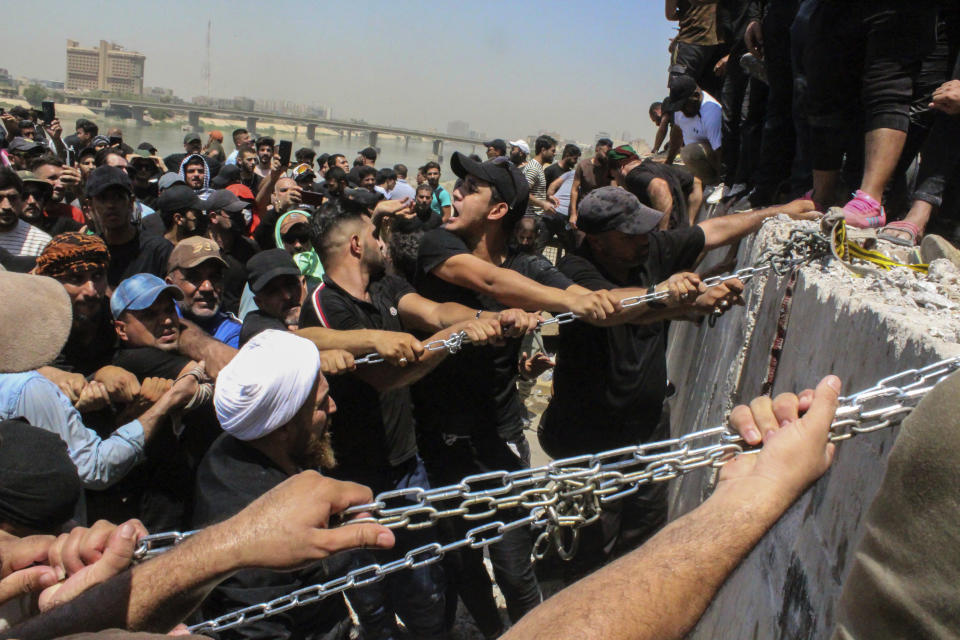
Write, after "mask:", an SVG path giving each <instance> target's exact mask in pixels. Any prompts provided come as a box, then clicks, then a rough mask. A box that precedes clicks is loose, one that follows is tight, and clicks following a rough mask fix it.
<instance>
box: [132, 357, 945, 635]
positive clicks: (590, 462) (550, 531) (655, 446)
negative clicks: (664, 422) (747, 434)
mask: <svg viewBox="0 0 960 640" xmlns="http://www.w3.org/2000/svg"><path fill="white" fill-rule="evenodd" d="M957 370H960V356H957V357H953V358H949V359H946V360H942V361H940V362H937V363H934V364H931V365H929V366H926V367H923V368H921V369H910V370H907V371H902V372H900V373H897V374H895V375H892V376H890V377H887V378H884V379H882V380H880V381H879V382H878V383H877V384H876V385H874V386H872V387H870V388H868V389H864V390H863V391H860V392H858V393H855V394H852V395H849V396H843V397H841V398H840V400H839V406H838V409H837V412H836V416H835V419H834V421H833V423H832V425H831V427H830V440H831V441H832V442H840V441H843V440H847V439H849V438H852V437H854V436H856V435H860V434H864V433H871V432H873V431H878V430H880V429H885V428H888V427H890V426H892V425H894V424H897V423H899V422H900V420H902V419H903V418H904V416H906V415H907V414H908V413H910V411H912V410H913V408H914V407H915V406H916V405H917V404H918V403H919V402H920V400H921V399H922V398H923V397H924V396H925V395H926V394H927V393H928V392H929V391H930V390H931V389H933V388H934V386H936V384H937V383H938V382H940V381H941V380H942V379H944V378H945V377H947V376H948V375H950V374H951V373H953V372H954V371H957ZM760 450H761V449H760V448H759V447H758V448H752V449H751V448H749V447H748V445H747V444H746V443H745V442H744V441H743V439H742V438H741V437H740V436H739V435H738V434H735V433H732V432H730V431H729V430H728V429H727V427H726V426H716V427H711V428H709V429H703V430H701V431H696V432H693V433H688V434H686V435H684V436H681V437H678V438H671V439H668V440H662V441H659V442H650V443H644V444H638V445H633V446H627V447H622V448H619V449H611V450H608V451H602V452H600V453H595V454H587V455H581V456H575V457H571V458H564V459H560V460H554V461H552V462H550V463H549V464H547V465H543V466H540V467H536V468H533V469H521V470H518V471H511V472H507V471H492V472H489V473H482V474H476V475H471V476H466V477H465V478H463V479H462V480H461V481H460V482H459V483H457V484H454V485H449V486H445V487H437V488H433V489H422V488H419V487H410V488H406V489H397V490H395V491H387V492H384V493H381V494H379V495H378V496H377V497H376V499H375V500H374V501H373V502H371V503H369V504H364V505H358V506H355V507H351V508H349V509H347V510H346V511H344V512H343V513H342V514H341V521H345V520H347V519H349V517H350V516H353V515H358V514H362V513H367V514H369V515H368V516H366V517H363V518H354V519H353V520H349V522H350V523H363V522H375V523H377V524H380V525H382V526H384V527H387V528H389V529H399V528H406V529H422V528H426V527H431V526H433V525H434V524H436V522H437V521H438V520H440V519H442V518H450V517H459V518H463V519H464V520H466V521H479V520H487V519H489V518H494V517H496V516H497V515H501V514H503V513H505V512H506V510H508V509H515V510H520V511H522V512H523V513H525V514H526V515H525V516H524V517H521V518H517V519H514V520H510V521H509V522H504V521H503V520H502V519H501V520H494V521H491V522H484V523H483V524H478V526H476V527H473V528H472V529H470V530H469V531H467V533H466V535H465V536H464V538H463V539H461V540H457V541H454V542H450V543H448V544H440V543H439V542H434V543H431V544H427V545H423V546H421V547H417V548H415V549H412V550H410V551H408V552H407V553H406V554H405V555H404V557H403V558H398V559H397V560H394V561H392V562H388V563H385V564H371V565H368V566H365V567H361V568H358V569H354V570H352V571H350V572H349V573H347V574H346V575H344V576H341V577H339V578H335V579H333V580H330V581H327V582H324V583H320V584H315V585H311V586H309V587H304V588H303V589H299V590H297V591H294V592H292V593H290V594H288V595H286V596H283V597H280V598H276V599H274V600H271V601H269V602H263V603H259V604H255V605H251V606H248V607H245V608H243V609H239V610H237V611H232V612H230V613H228V614H225V615H223V616H220V617H219V618H214V619H212V620H207V621H206V622H202V623H199V624H197V625H194V626H192V627H190V631H191V632H194V633H196V632H202V631H211V632H212V631H221V630H224V629H230V628H233V627H237V626H240V625H242V624H247V623H250V622H255V621H257V620H261V619H263V618H266V617H268V616H271V615H274V614H276V613H280V612H282V611H286V610H288V609H291V608H293V607H297V606H300V605H304V604H309V603H311V602H315V601H317V600H320V599H322V598H326V597H328V596H330V595H333V594H336V593H340V592H342V591H345V590H347V589H350V588H352V587H355V586H361V585H365V584H370V583H372V582H376V581H378V580H380V579H382V578H383V577H384V576H386V575H388V574H390V573H394V572H396V571H401V570H403V569H411V568H417V567H422V566H426V565H428V564H433V563H434V562H437V561H439V560H440V559H441V558H442V557H443V555H444V554H446V553H449V552H450V551H455V550H457V549H462V548H464V547H470V548H471V549H481V548H483V547H486V546H489V545H491V544H494V543H496V542H498V541H500V540H501V539H502V538H503V535H504V534H505V533H507V532H508V531H512V530H514V529H519V528H527V527H531V528H535V529H543V532H542V533H541V534H540V535H539V536H538V538H537V540H536V543H535V545H534V551H535V556H536V557H537V558H538V559H539V558H542V557H543V555H544V554H545V553H546V551H547V550H548V548H549V547H550V546H551V545H553V546H555V547H556V548H557V551H558V553H559V554H560V555H561V557H570V556H572V555H573V554H574V553H575V552H576V546H577V531H578V530H579V529H580V528H582V527H585V526H588V525H590V524H592V523H593V522H595V521H596V520H597V518H599V516H600V511H601V508H602V505H604V504H607V503H609V502H612V501H614V500H620V499H622V498H625V497H627V496H629V495H631V494H633V493H636V492H637V491H638V490H639V488H640V487H641V486H642V485H644V484H649V483H653V482H665V481H668V480H672V479H673V478H676V477H678V476H681V475H683V474H685V473H689V472H690V471H692V470H694V469H700V468H704V467H713V468H718V467H721V466H723V465H724V464H726V463H727V462H729V461H730V460H731V459H733V458H734V457H735V456H737V455H738V454H741V453H757V452H759V451H760ZM564 530H566V531H569V532H570V533H571V537H570V543H569V545H566V546H565V545H564V544H563V541H562V532H563V531H564ZM194 533H196V532H185V533H179V532H168V533H160V534H155V535H151V536H147V537H145V538H144V539H143V540H141V541H140V543H139V545H138V547H137V550H136V552H135V554H134V557H135V558H136V559H138V560H141V559H145V558H149V557H151V556H154V555H156V554H159V553H162V552H163V551H166V550H168V549H170V548H171V547H173V546H175V545H176V544H179V543H180V542H182V541H183V540H184V539H186V538H187V537H189V536H191V535H192V534H194Z"/></svg>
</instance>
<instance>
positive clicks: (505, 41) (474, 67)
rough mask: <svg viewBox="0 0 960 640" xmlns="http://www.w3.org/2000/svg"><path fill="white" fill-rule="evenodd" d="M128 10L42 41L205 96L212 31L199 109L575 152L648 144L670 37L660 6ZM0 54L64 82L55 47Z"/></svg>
mask: <svg viewBox="0 0 960 640" xmlns="http://www.w3.org/2000/svg"><path fill="white" fill-rule="evenodd" d="M129 8H130V7H129V5H128V4H120V3H117V2H110V1H108V2H104V3H102V4H101V5H100V6H99V8H98V10H97V12H96V13H95V14H94V13H92V12H90V10H89V8H83V7H79V6H77V5H74V4H70V3H66V2H60V1H59V0H52V1H51V9H52V10H54V11H55V12H56V13H57V15H58V16H60V19H59V20H58V21H57V22H56V23H55V24H51V25H49V28H48V29H47V33H46V34H45V35H46V37H47V38H48V39H49V40H50V41H51V42H64V41H65V40H66V39H71V40H77V41H79V42H82V43H95V42H99V41H100V40H106V41H109V42H114V43H116V44H118V45H121V46H123V47H124V48H126V49H128V50H133V51H137V52H140V53H141V54H143V55H145V56H146V58H147V64H146V72H145V77H144V80H143V84H144V86H148V87H162V88H169V89H172V90H173V91H174V93H175V94H176V95H178V96H180V97H182V98H184V99H186V100H190V99H191V97H192V96H199V95H205V94H206V87H205V84H204V77H203V70H204V66H205V49H206V47H205V44H206V43H205V37H206V26H207V20H212V21H213V28H212V40H211V57H210V74H211V82H210V87H211V88H210V95H211V96H215V97H230V96H248V97H250V98H253V99H256V100H277V101H289V102H291V103H299V104H322V105H326V106H328V107H329V108H330V109H331V110H332V112H333V113H334V114H335V115H336V116H337V117H339V118H356V119H363V120H366V121H368V122H376V123H378V124H383V125H395V126H406V127H411V128H419V129H425V130H428V129H434V130H445V129H446V126H447V123H449V122H455V121H463V122H467V123H469V125H470V129H471V130H475V131H478V132H479V131H482V132H485V133H486V134H487V135H488V136H491V137H494V136H495V137H503V138H510V137H518V136H521V135H529V134H532V133H536V132H539V131H557V132H560V133H561V134H562V135H563V136H564V137H567V138H574V139H578V140H585V141H586V140H590V139H592V138H593V137H594V136H595V133H596V132H597V131H601V130H602V131H616V132H620V131H631V132H634V135H637V136H638V137H641V138H642V137H646V138H652V135H653V127H652V125H651V124H650V122H649V119H648V117H647V106H648V105H649V103H650V102H652V101H653V100H658V99H661V98H663V95H664V94H665V93H666V69H667V65H668V53H667V45H668V42H669V38H670V37H671V35H672V33H673V23H669V22H667V21H666V19H665V18H664V17H663V10H662V5H661V3H660V2H657V1H656V0H649V1H648V2H644V3H643V5H642V6H640V7H626V8H625V7H623V6H621V5H619V4H617V3H614V2H606V1H603V2H598V3H595V4H594V5H592V6H590V7H585V6H582V5H574V4H572V3H566V2H560V3H557V2H553V3H546V2H542V3H541V2H537V3H525V4H523V5H511V4H507V3H505V2H499V1H494V2H489V3H484V4H483V5H481V6H478V7H452V6H446V5H441V4H439V3H432V2H429V3H428V2H424V3H419V2H402V1H401V2H390V3H388V2H380V1H371V2H370V3H367V4H365V5H364V12H363V13H362V15H360V14H357V13H353V14H350V15H340V14H336V15H334V14H332V13H331V12H329V11H326V12H325V9H327V8H328V7H325V6H320V7H319V8H318V7H317V6H316V5H307V4H303V3H297V2H291V1H280V2H276V3H273V4H271V5H270V6H269V7H268V6H264V5H262V4H255V3H248V2H234V3H226V2H210V3H206V4H204V5H201V6H199V7H198V6H197V5H195V4H188V3H186V2H181V1H180V0H175V1H173V2H169V3H166V4H165V5H164V7H163V8H160V7H149V6H145V5H140V6H138V7H137V9H136V12H135V13H133V14H131V13H130V12H129ZM327 13H329V14H330V15H331V16H332V17H329V18H327V17H326V14H327ZM308 14H309V16H308ZM290 16H297V19H296V20H289V19H288V18H289V17H290ZM311 16H315V17H313V18H312V19H311ZM244 34H249V37H245V35H244ZM522 34H526V35H522ZM0 53H2V54H6V56H7V57H6V59H8V60H16V65H15V66H13V67H12V68H11V72H12V73H14V74H16V75H24V76H30V77H39V78H48V79H50V80H64V79H65V70H66V64H65V60H64V52H63V49H62V48H61V47H60V46H57V47H55V48H51V47H36V46H33V45H32V39H31V38H30V37H29V36H27V34H26V33H17V32H13V33H11V34H10V36H9V37H8V38H5V39H4V40H3V41H2V42H0ZM31 54H32V55H31ZM534 54H538V56H539V57H538V58H536V59H537V60H539V61H540V65H539V66H538V65H536V64H531V61H532V60H534V57H533V55H534Z"/></svg>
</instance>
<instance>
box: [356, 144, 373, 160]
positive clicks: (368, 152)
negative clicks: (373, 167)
mask: <svg viewBox="0 0 960 640" xmlns="http://www.w3.org/2000/svg"><path fill="white" fill-rule="evenodd" d="M357 153H359V154H360V155H362V156H363V157H364V158H366V159H367V160H376V159H377V150H376V149H374V148H373V147H367V148H366V149H361V150H360V151H357Z"/></svg>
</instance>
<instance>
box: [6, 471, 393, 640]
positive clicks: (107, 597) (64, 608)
mask: <svg viewBox="0 0 960 640" xmlns="http://www.w3.org/2000/svg"><path fill="white" fill-rule="evenodd" d="M372 497H373V495H372V494H371V492H370V489H367V488H366V487H363V486H360V485H358V484H354V483H352V482H338V481H336V480H332V479H330V478H325V477H323V476H321V475H320V474H318V473H316V472H313V471H306V472H303V473H300V474H298V475H296V476H293V477H291V478H288V479H287V480H286V481H285V482H283V483H282V484H280V485H278V486H277V487H275V488H273V489H271V490H270V491H268V492H267V493H266V494H264V495H263V496H261V497H260V498H258V499H257V500H256V501H254V502H253V503H251V504H250V505H249V506H248V507H246V508H245V509H244V510H243V511H241V512H240V513H238V514H237V515H235V516H233V517H232V518H230V519H228V520H225V521H224V522H221V523H220V524H217V525H214V526H212V527H209V528H208V529H205V530H203V531H202V532H200V533H198V534H197V535H195V536H193V537H192V538H190V539H189V540H187V541H186V542H184V543H183V544H181V545H180V546H178V547H177V548H176V549H174V550H172V551H169V552H167V553H164V554H163V555H161V556H159V557H157V558H155V559H153V560H150V561H149V562H144V563H143V564H140V565H138V566H136V567H134V568H133V569H131V570H129V571H125V572H124V573H122V574H120V575H119V576H116V577H115V578H113V579H111V580H109V581H107V582H105V583H103V584H100V585H98V586H96V587H93V588H91V589H89V590H88V591H86V592H84V593H82V594H81V595H79V596H78V597H77V598H75V599H74V600H71V601H69V602H67V603H65V604H63V605H61V606H59V607H57V608H55V609H52V610H51V611H49V612H47V613H45V614H43V615H40V616H36V617H34V618H31V619H30V620H28V621H27V622H25V623H23V624H22V625H19V626H17V627H15V628H14V629H11V630H10V631H8V632H7V633H4V634H0V637H3V638H20V639H22V640H31V639H33V638H37V639H39V638H53V637H60V636H62V635H68V634H71V633H78V632H82V631H99V630H101V629H110V628H119V629H127V630H132V631H155V632H159V633H166V632H167V631H170V629H172V628H173V627H174V626H175V625H176V624H178V623H179V622H181V621H182V620H183V619H184V618H185V617H186V616H187V615H188V614H189V613H190V612H191V611H192V610H193V609H194V608H195V607H196V606H197V605H198V604H199V603H200V602H201V601H202V600H203V598H204V597H205V596H206V595H207V593H209V591H210V590H211V589H212V588H213V587H214V586H216V584H217V583H218V582H220V581H221V580H223V579H225V578H226V577H228V576H230V575H231V574H232V573H233V572H235V571H237V570H239V569H246V568H251V567H263V568H267V569H295V568H298V567H303V566H306V565H308V564H309V563H311V562H315V561H317V560H320V559H322V558H326V557H328V556H330V555H331V554H333V553H336V552H338V551H341V550H345V549H351V548H356V547H361V546H362V547H368V548H389V547H391V546H393V542H394V538H393V535H392V533H391V532H390V531H389V530H388V529H385V528H383V527H381V526H379V525H375V524H348V525H344V526H339V527H334V528H328V527H327V525H328V520H329V517H330V516H331V515H333V514H336V513H339V512H341V511H343V510H344V509H346V508H347V507H350V506H352V505H356V504H364V503H366V502H369V501H370V500H371V499H372Z"/></svg>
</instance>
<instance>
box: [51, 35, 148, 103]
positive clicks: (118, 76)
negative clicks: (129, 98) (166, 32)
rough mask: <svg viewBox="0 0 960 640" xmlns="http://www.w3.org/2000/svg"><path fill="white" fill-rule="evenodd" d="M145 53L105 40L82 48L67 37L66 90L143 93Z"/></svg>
mask: <svg viewBox="0 0 960 640" xmlns="http://www.w3.org/2000/svg"><path fill="white" fill-rule="evenodd" d="M146 59H147V58H146V56H144V55H143V54H141V53H137V52H136V51H126V50H125V49H124V48H123V47H121V46H119V45H116V44H114V43H112V42H107V41H106V40H101V41H100V46H99V47H89V48H87V47H81V46H80V44H79V43H78V42H77V41H76V40H67V82H66V88H67V91H97V90H100V91H112V92H116V93H133V94H136V95H143V67H144V62H146Z"/></svg>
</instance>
